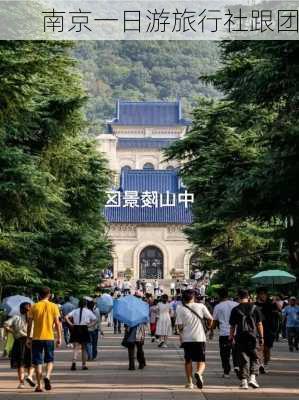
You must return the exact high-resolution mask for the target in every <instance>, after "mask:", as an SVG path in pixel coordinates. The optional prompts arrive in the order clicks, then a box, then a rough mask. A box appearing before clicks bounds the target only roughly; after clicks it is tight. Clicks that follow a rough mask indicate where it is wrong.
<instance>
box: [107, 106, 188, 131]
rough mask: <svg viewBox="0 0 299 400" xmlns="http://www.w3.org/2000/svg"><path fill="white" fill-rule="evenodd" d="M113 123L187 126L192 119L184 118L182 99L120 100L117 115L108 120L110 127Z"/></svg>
mask: <svg viewBox="0 0 299 400" xmlns="http://www.w3.org/2000/svg"><path fill="white" fill-rule="evenodd" d="M111 125H129V126H134V125H138V126H140V125H141V126H176V125H183V126H187V125H190V121H188V120H185V119H183V118H182V115H181V102H180V101H175V102H168V101H137V102H136V101H123V100H118V102H117V107H116V117H115V118H114V119H113V120H112V121H110V122H108V127H110V129H111Z"/></svg>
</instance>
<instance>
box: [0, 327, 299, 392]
mask: <svg viewBox="0 0 299 400" xmlns="http://www.w3.org/2000/svg"><path fill="white" fill-rule="evenodd" d="M120 342H121V337H120V335H113V334H111V332H109V331H108V330H107V329H106V334H105V338H104V339H103V340H102V342H101V343H100V349H99V350H100V358H99V361H96V362H91V363H90V364H89V370H88V371H81V370H78V371H75V372H71V371H70V370H69V367H70V362H71V357H72V354H71V351H70V350H67V349H62V350H60V351H57V353H56V359H57V361H56V366H55V373H54V375H53V379H52V383H53V387H54V389H53V391H52V392H48V393H43V394H36V395H35V394H33V393H32V390H31V389H25V390H22V391H20V390H19V391H18V390H16V386H17V382H16V377H15V372H14V371H12V370H10V369H9V368H8V361H7V360H1V361H0V400H14V399H17V400H22V399H24V400H25V399H26V400H29V399H31V398H33V397H35V396H39V397H40V398H42V399H43V400H46V399H49V400H54V399H57V400H58V399H59V400H93V399H97V400H110V399H111V400H152V399H155V400H184V399H193V398H194V399H197V400H232V399H237V400H239V399H240V400H247V399H255V400H264V399H284V400H295V399H296V400H298V398H299V353H289V352H288V351H287V344H286V343H285V342H283V343H278V344H276V349H275V351H274V353H273V360H272V363H271V366H270V373H269V374H268V375H266V376H261V377H259V382H260V384H261V385H262V388H261V389H257V390H254V389H249V390H248V391H241V390H239V389H238V381H237V379H236V378H235V377H232V378H231V379H229V380H228V379H226V380H224V379H223V378H221V374H222V372H221V368H220V361H219V354H218V349H217V344H216V341H214V342H212V343H211V342H209V344H208V352H207V363H208V367H207V370H206V374H205V388H204V390H202V391H200V390H198V389H194V390H192V391H190V390H186V389H185V388H184V385H185V377H184V370H183V354H182V351H181V350H179V349H178V341H177V338H175V337H173V338H171V340H170V343H169V348H168V349H158V348H157V346H156V345H155V344H151V343H149V340H148V342H147V344H146V346H145V351H146V357H147V363H148V365H147V367H146V368H145V369H144V370H142V371H140V370H136V371H128V370H127V354H126V350H125V349H123V348H122V347H121V346H120Z"/></svg>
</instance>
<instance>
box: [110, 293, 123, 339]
mask: <svg viewBox="0 0 299 400" xmlns="http://www.w3.org/2000/svg"><path fill="white" fill-rule="evenodd" d="M120 297H121V295H120V294H118V295H117V297H116V298H115V299H113V304H114V303H115V302H116V301H118V299H119V298H120ZM112 313H113V311H112ZM113 331H114V334H115V335H116V334H117V333H121V321H118V320H117V319H116V318H113Z"/></svg>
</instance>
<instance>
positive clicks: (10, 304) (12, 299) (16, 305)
mask: <svg viewBox="0 0 299 400" xmlns="http://www.w3.org/2000/svg"><path fill="white" fill-rule="evenodd" d="M22 303H30V304H33V301H32V300H31V299H30V298H29V297H26V296H20V295H16V296H9V297H6V298H5V299H4V300H3V305H4V307H5V309H6V310H7V311H8V315H9V316H10V317H12V316H14V315H17V314H20V304H22Z"/></svg>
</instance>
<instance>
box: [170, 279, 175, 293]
mask: <svg viewBox="0 0 299 400" xmlns="http://www.w3.org/2000/svg"><path fill="white" fill-rule="evenodd" d="M170 295H171V296H174V295H175V282H174V281H171V282H170Z"/></svg>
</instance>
